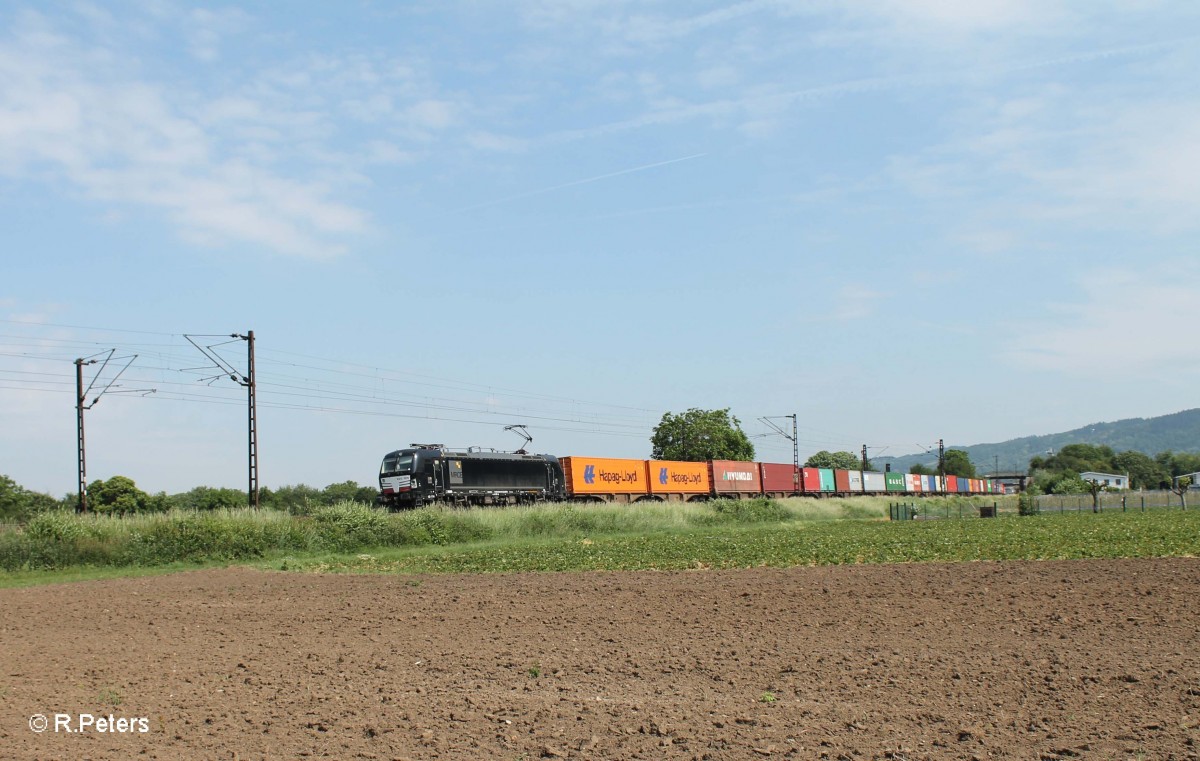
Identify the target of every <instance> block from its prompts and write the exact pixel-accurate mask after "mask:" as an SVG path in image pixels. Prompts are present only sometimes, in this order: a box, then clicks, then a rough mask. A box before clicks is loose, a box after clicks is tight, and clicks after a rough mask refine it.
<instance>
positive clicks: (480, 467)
mask: <svg viewBox="0 0 1200 761" xmlns="http://www.w3.org/2000/svg"><path fill="white" fill-rule="evenodd" d="M379 491H380V495H379V500H380V502H381V503H382V504H384V505H386V506H387V507H389V508H391V509H393V510H406V509H410V508H416V507H421V506H422V505H426V504H429V503H431V502H445V503H449V504H458V505H510V504H521V503H525V502H539V501H543V500H560V499H563V498H564V497H565V495H566V490H565V486H564V481H563V470H562V465H561V464H559V461H558V458H557V457H555V456H553V455H547V454H525V453H522V452H517V453H513V452H496V451H492V450H482V449H476V448H470V449H468V450H467V451H465V452H462V451H453V450H449V449H446V448H445V447H444V446H442V445H440V444H413V445H412V446H411V447H410V448H408V449H398V450H396V451H395V452H389V453H388V454H387V455H386V456H384V458H383V465H382V466H381V467H380V469H379Z"/></svg>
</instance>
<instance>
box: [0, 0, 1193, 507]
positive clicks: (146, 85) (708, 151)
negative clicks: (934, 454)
mask: <svg viewBox="0 0 1200 761" xmlns="http://www.w3.org/2000/svg"><path fill="white" fill-rule="evenodd" d="M0 30H3V31H0V224H2V226H3V227H2V229H3V230H4V246H3V250H4V253H3V269H2V271H0V320H2V321H0V335H3V338H0V473H4V474H6V475H9V476H10V477H12V478H14V479H15V480H17V481H18V483H21V484H23V485H25V486H27V487H29V488H34V489H39V490H44V491H49V492H51V493H54V494H62V493H65V492H67V491H71V490H73V488H74V482H75V411H74V394H73V389H74V366H73V364H72V360H74V359H75V358H77V357H90V356H92V355H96V354H99V353H101V352H107V351H108V350H109V349H115V350H116V353H115V356H117V357H120V356H129V355H133V354H136V355H137V358H136V359H135V360H133V364H132V365H131V366H130V367H129V369H128V370H126V371H125V373H124V374H123V375H122V376H121V377H120V378H119V379H118V380H117V381H116V385H115V386H114V387H113V388H112V389H111V391H114V392H115V391H121V392H136V391H138V390H140V389H151V388H153V389H155V393H153V394H150V395H145V396H143V395H141V394H139V393H108V394H105V395H104V396H103V397H102V398H101V400H100V402H99V403H97V404H96V406H95V407H93V408H92V409H91V410H89V411H88V412H87V413H86V421H87V422H86V424H87V441H88V474H89V478H107V477H110V476H112V475H116V474H122V475H127V476H130V477H132V478H134V479H135V480H136V481H137V482H138V484H139V485H141V486H142V487H143V488H146V489H148V490H153V491H157V490H166V491H168V492H177V491H183V490H186V489H188V488H191V487H192V486H195V485H199V484H206V485H214V486H217V485H221V486H234V487H241V486H242V485H243V484H244V482H245V458H246V443H245V437H246V436H245V434H246V420H245V417H246V411H245V404H244V391H243V390H242V389H241V388H240V387H239V386H237V385H236V384H234V383H233V382H231V381H229V380H228V379H225V378H218V379H217V380H216V381H215V382H212V383H211V384H210V383H208V382H206V381H204V380H203V379H204V378H205V377H207V376H209V375H212V373H211V372H208V371H206V370H204V369H196V368H198V367H201V366H203V365H204V364H205V359H204V357H203V356H202V355H201V354H200V353H199V352H198V351H196V350H195V349H193V348H192V347H191V345H190V344H188V342H187V341H186V340H185V338H184V334H230V333H244V332H246V331H248V330H253V331H255V336H256V347H257V359H258V365H257V368H256V369H257V377H258V381H259V386H258V398H259V404H260V410H259V428H260V434H259V435H260V456H261V461H260V469H261V478H262V482H263V483H264V484H265V485H269V486H279V485H282V484H289V483H298V482H303V483H308V484H312V485H317V486H323V485H325V484H328V483H331V482H335V481H344V480H347V479H352V480H356V481H358V482H360V483H371V482H372V481H373V479H374V477H375V473H376V471H377V468H378V462H379V460H380V457H381V456H382V454H383V453H384V452H386V451H388V450H390V449H394V448H398V447H402V446H406V445H408V444H409V443H410V442H416V441H422V442H429V441H436V442H444V443H447V444H450V445H457V446H467V445H472V444H475V445H483V446H495V447H498V448H510V447H512V446H515V445H516V444H518V443H520V442H519V439H517V438H516V437H515V436H513V435H512V434H510V433H506V432H505V431H503V430H502V429H503V426H504V425H507V424H513V423H523V424H525V425H527V426H528V428H529V430H530V432H531V433H532V434H533V436H534V444H533V448H534V449H536V450H538V451H549V452H554V453H557V454H592V455H600V456H633V457H643V456H646V455H647V454H648V451H649V444H648V437H649V434H650V431H651V429H652V428H653V425H654V424H655V423H656V422H657V420H658V419H659V418H660V417H661V415H662V413H663V412H665V411H682V410H685V409H687V408H689V407H702V408H716V407H731V408H732V410H733V412H734V414H736V415H737V416H738V417H739V418H740V419H741V420H742V422H743V426H744V428H746V430H747V431H748V432H749V433H751V434H752V435H756V436H758V435H759V434H764V433H766V432H767V430H768V429H767V427H766V426H765V425H763V424H761V423H759V422H758V421H757V418H759V417H760V416H777V415H786V414H790V413H793V412H796V413H799V415H800V438H801V454H802V457H803V456H806V455H807V454H808V453H811V452H813V451H817V450H820V449H854V450H857V449H858V448H859V447H861V446H862V445H863V444H867V445H869V446H870V447H871V452H872V454H873V455H875V454H892V455H900V454H907V453H911V452H914V451H920V449H921V448H922V447H925V446H929V445H931V444H933V442H935V441H936V440H937V439H938V438H943V439H945V440H946V441H947V443H951V444H955V443H957V444H973V443H981V442H989V441H1000V440H1004V439H1008V438H1012V437H1015V436H1022V435H1029V434H1038V433H1049V432H1054V431H1060V430H1067V429H1070V428H1074V427H1077V426H1080V425H1084V424H1086V423H1089V422H1095V421H1100V420H1114V419H1119V418H1124V417H1143V416H1152V415H1159V414H1165V413H1169V412H1175V411H1178V410H1181V409H1186V408H1191V407H1196V406H1200V397H1198V396H1197V395H1196V388H1197V387H1198V386H1197V380H1200V360H1198V359H1197V356H1196V354H1195V350H1194V345H1195V326H1196V317H1195V314H1196V307H1197V305H1198V304H1200V259H1198V257H1197V245H1196V244H1197V240H1198V237H1197V232H1198V228H1200V5H1197V4H1195V3H1191V2H1167V1H1163V2H1152V1H1151V2H1117V1H1115V0H1114V1H1112V2H1100V3H1097V2H1055V1H1054V0H1036V1H1035V0H1029V1H1024V0H978V1H976V2H971V3H951V2H942V1H940V0H909V1H905V2H902V1H901V0H877V1H876V2H865V1H862V2H860V1H857V0H848V1H847V2H824V1H822V0H814V1H813V2H770V1H763V2H756V1H755V0H747V1H746V2H737V3H710V2H688V3H673V2H622V1H621V0H604V2H599V1H595V2H594V1H592V0H558V1H555V2H551V1H549V0H545V1H542V0H528V1H525V2H522V1H520V0H518V1H516V2H510V3H487V2H483V3H480V2H462V3H452V2H428V3H423V2H412V3H377V2H346V3H336V4H331V3H309V4H301V3H292V4H265V3H255V4H245V5H233V4H223V5H213V6H200V5H190V4H187V3H180V2H171V1H168V0H161V1H159V0H147V1H146V2H121V3H109V4H99V3H86V2H80V3H73V4H72V3H64V4H55V5H47V4H42V3H29V4H26V3H20V2H13V3H6V4H4V6H3V8H2V9H0ZM216 340H217V339H212V340H210V341H209V342H210V343H211V342H215V341H216ZM219 351H220V352H222V353H223V356H225V357H226V358H227V359H228V360H229V361H230V362H231V363H232V364H234V365H235V366H239V367H241V368H242V369H244V366H245V359H244V353H243V352H244V343H242V342H236V343H234V344H230V345H227V346H224V347H222V348H220V349H219ZM102 357H103V355H101V358H102ZM120 364H121V363H117V362H115V361H114V362H111V363H109V365H108V366H107V367H106V368H104V372H103V373H102V374H101V375H100V376H99V378H98V380H97V383H96V386H95V388H96V389H101V388H104V387H105V386H106V385H107V384H108V382H109V381H111V380H112V379H113V376H114V375H115V370H116V369H117V368H118V367H119V366H120ZM99 369H100V365H92V366H89V367H88V368H87V370H88V381H89V382H91V380H92V378H93V377H95V373H96V371H98V370H99ZM755 442H756V443H757V444H758V445H759V454H760V457H761V458H762V459H769V460H777V461H784V462H786V461H789V460H790V454H791V445H790V443H789V442H787V441H785V440H784V439H782V438H780V437H778V436H774V437H770V436H762V437H758V438H756V439H755Z"/></svg>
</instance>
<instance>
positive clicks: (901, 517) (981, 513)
mask: <svg viewBox="0 0 1200 761" xmlns="http://www.w3.org/2000/svg"><path fill="white" fill-rule="evenodd" d="M1015 511H1016V510H1015V508H1013V509H1012V510H1011V512H1015ZM1001 512H1003V508H1002V505H1001V502H1000V500H993V501H991V502H974V503H972V502H963V501H954V502H951V501H949V500H941V501H938V502H920V503H918V502H889V503H888V518H889V519H890V520H893V521H912V520H921V521H927V520H932V519H935V518H995V517H996V516H997V515H999V514H1000V513H1001Z"/></svg>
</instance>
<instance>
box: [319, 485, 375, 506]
mask: <svg viewBox="0 0 1200 761" xmlns="http://www.w3.org/2000/svg"><path fill="white" fill-rule="evenodd" d="M377 496H379V490H378V489H376V488H375V487H374V486H359V485H358V482H357V481H343V482H341V483H340V484H330V485H329V486H326V487H325V489H324V490H323V491H322V492H321V500H322V501H323V502H324V503H325V504H327V505H336V504H337V503H339V502H362V503H365V504H368V505H370V504H374V502H375V498H376V497H377Z"/></svg>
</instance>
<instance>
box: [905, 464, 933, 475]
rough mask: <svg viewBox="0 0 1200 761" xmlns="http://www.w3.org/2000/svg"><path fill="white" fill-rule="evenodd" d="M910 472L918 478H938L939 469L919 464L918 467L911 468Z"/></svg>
mask: <svg viewBox="0 0 1200 761" xmlns="http://www.w3.org/2000/svg"><path fill="white" fill-rule="evenodd" d="M908 472H909V473H912V474H914V475H918V476H936V475H937V468H933V467H930V466H928V465H922V464H921V463H919V462H918V463H917V464H916V465H913V466H912V467H911V468H909V469H908Z"/></svg>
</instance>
